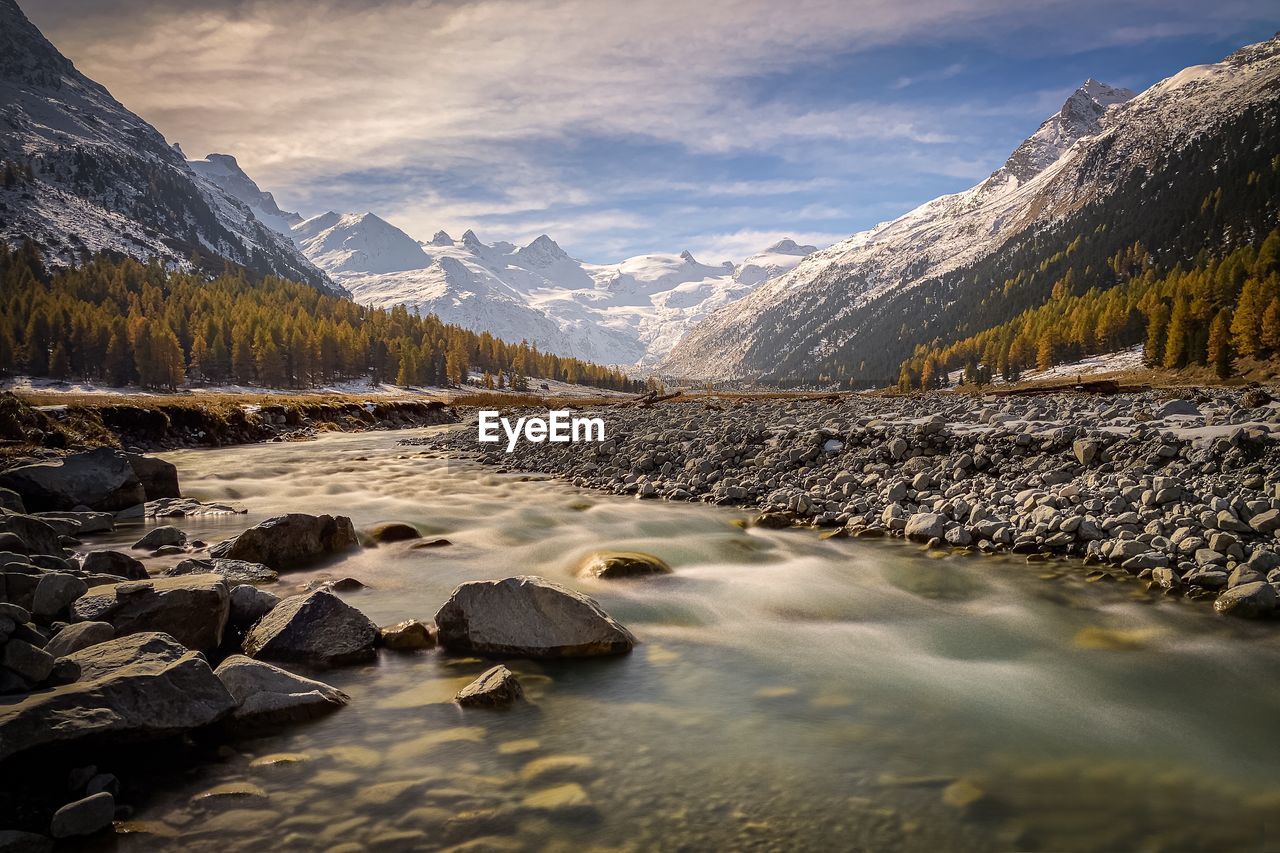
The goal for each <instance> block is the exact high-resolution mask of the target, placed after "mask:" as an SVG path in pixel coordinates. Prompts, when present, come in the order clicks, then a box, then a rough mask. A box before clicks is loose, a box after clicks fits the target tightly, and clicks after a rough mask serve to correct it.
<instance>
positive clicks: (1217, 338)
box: [1209, 308, 1231, 379]
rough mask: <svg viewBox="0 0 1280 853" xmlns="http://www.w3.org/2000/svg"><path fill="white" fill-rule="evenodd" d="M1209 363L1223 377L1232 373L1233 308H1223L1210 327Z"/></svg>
mask: <svg viewBox="0 0 1280 853" xmlns="http://www.w3.org/2000/svg"><path fill="white" fill-rule="evenodd" d="M1209 363H1210V364H1211V365H1213V370H1214V373H1216V374H1218V376H1219V377H1220V378H1222V379H1226V378H1227V377H1228V376H1230V375H1231V309H1229V308H1221V309H1219V310H1218V313H1217V314H1215V315H1214V317H1213V325H1212V326H1210V327H1209Z"/></svg>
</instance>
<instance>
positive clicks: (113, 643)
mask: <svg viewBox="0 0 1280 853" xmlns="http://www.w3.org/2000/svg"><path fill="white" fill-rule="evenodd" d="M66 660H71V661H74V662H75V663H76V664H77V665H78V666H79V667H80V671H81V676H80V680H79V681H77V682H76V683H74V684H69V685H66V686H63V687H57V688H54V689H52V690H43V691H40V692H39V693H33V694H31V695H30V696H28V697H26V698H25V699H23V700H22V701H21V702H17V703H14V704H7V705H0V761H4V760H6V759H8V758H9V757H10V756H13V755H15V754H17V753H19V752H25V751H27V750H31V749H35V748H37V747H44V746H51V745H55V744H57V745H63V746H67V747H70V746H72V745H77V744H82V743H84V742H86V741H88V740H89V739H95V740H97V741H106V740H110V741H111V742H112V743H124V742H128V741H136V740H145V739H154V738H161V737H170V736H173V735H176V734H181V733H183V732H187V731H190V730H191V729H194V728H198V727H200V726H205V725H208V724H210V723H212V722H215V721H216V720H218V719H219V718H221V717H222V716H223V715H224V714H227V713H229V712H230V711H231V709H232V708H233V707H234V705H235V703H234V701H233V700H232V698H231V694H229V693H228V692H227V689H226V688H225V687H223V686H222V682H221V681H219V680H218V678H217V676H215V675H214V674H213V670H211V669H210V668H209V664H208V663H206V662H205V659H204V658H203V657H202V656H201V655H199V654H198V653H196V652H193V651H189V650H188V649H186V648H184V647H183V646H182V645H181V644H179V643H178V642H177V641H176V640H174V639H173V638H172V637H170V636H168V635H166V634H158V633H146V634H131V635H129V636H127V637H119V638H117V639H114V640H109V641H107V642H105V643H98V644H97V645H93V646H90V647H88V648H86V649H82V650H80V651H78V652H75V653H74V654H72V655H70V656H68V657H67V658H66ZM51 720H57V721H58V724H57V725H50V721H51Z"/></svg>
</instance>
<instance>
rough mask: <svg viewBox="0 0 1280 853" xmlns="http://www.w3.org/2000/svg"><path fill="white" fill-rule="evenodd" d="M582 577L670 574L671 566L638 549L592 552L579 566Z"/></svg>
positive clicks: (604, 577) (608, 578)
mask: <svg viewBox="0 0 1280 853" xmlns="http://www.w3.org/2000/svg"><path fill="white" fill-rule="evenodd" d="M577 574H578V575H579V576H580V577H594V578H601V579H604V580H613V579H615V578H634V577H642V576H644V575H669V574H671V567H670V566H668V565H667V564H666V563H665V562H663V561H662V560H660V559H658V558H657V557H654V556H652V555H650V554H642V553H640V552H638V551H601V552H599V553H595V554H590V555H588V557H587V558H586V559H585V560H583V561H582V563H581V564H580V565H579V567H578V571H577Z"/></svg>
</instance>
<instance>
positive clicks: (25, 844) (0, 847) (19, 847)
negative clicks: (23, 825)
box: [0, 829, 53, 853]
mask: <svg viewBox="0 0 1280 853" xmlns="http://www.w3.org/2000/svg"><path fill="white" fill-rule="evenodd" d="M0 853H53V839H52V838H49V837H47V836H44V835H37V834H36V833H34V832H22V831H20V830H17V829H0Z"/></svg>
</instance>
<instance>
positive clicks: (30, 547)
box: [0, 510, 62, 556]
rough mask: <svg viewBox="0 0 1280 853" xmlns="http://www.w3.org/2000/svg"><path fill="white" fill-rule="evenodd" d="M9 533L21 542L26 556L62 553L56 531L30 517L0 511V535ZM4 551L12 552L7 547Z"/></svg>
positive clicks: (51, 526) (41, 521)
mask: <svg viewBox="0 0 1280 853" xmlns="http://www.w3.org/2000/svg"><path fill="white" fill-rule="evenodd" d="M3 533H9V534H12V535H13V536H15V537H17V538H18V539H20V540H21V541H22V544H23V545H24V546H25V548H24V550H23V553H26V554H53V555H54V556H57V555H58V554H61V553H62V542H61V540H60V539H59V538H58V536H59V535H60V534H59V533H58V531H57V529H56V528H55V527H54V526H53V525H51V524H48V523H47V522H45V521H43V520H41V519H39V518H36V517H35V516H32V515H23V514H22V513H18V512H9V511H8V510H0V534H3ZM5 548H6V550H14V549H12V548H10V547H9V546H8V545H6V546H5Z"/></svg>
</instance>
